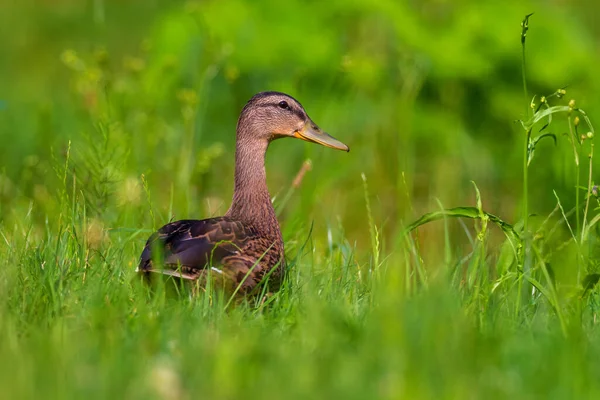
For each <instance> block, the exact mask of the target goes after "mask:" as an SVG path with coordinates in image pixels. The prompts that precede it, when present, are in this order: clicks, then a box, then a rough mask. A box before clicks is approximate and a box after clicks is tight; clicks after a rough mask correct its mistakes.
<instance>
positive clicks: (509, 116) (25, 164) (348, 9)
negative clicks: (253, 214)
mask: <svg viewBox="0 0 600 400" xmlns="http://www.w3.org/2000/svg"><path fill="white" fill-rule="evenodd" d="M531 12H535V14H534V15H533V16H532V17H531V20H530V30H529V31H528V33H527V65H526V75H527V85H528V95H527V96H526V95H525V94H524V93H523V84H522V76H521V65H522V55H521V43H520V35H521V27H520V23H521V21H522V20H523V17H524V16H525V15H526V14H528V13H531ZM599 12H600V3H597V2H594V1H591V0H572V1H565V0H562V1H561V0H548V1H512V0H511V1H502V2H500V1H495V2H493V1H476V0H469V1H467V0H457V1H447V0H446V1H445V0H419V1H417V0H415V1H408V0H404V1H389V0H331V1H300V0H287V1H236V0H227V1H217V0H204V1H200V0H199V1H186V2H182V1H173V0H171V1H166V0H165V1H158V0H112V1H109V0H88V1H84V0H45V1H41V0H38V1H32V0H18V1H17V0H3V1H0V50H1V51H0V360H2V363H0V387H2V389H3V392H2V394H0V398H2V396H3V395H4V396H6V397H7V398H40V397H44V398H54V397H55V398H60V399H64V398H77V399H80V398H87V399H93V398H123V397H127V398H143V399H147V398H160V399H179V398H181V399H187V398H197V397H207V398H215V399H221V398H222V399H232V398H260V399H269V398H273V399H279V398H282V397H286V398H287V397H289V398H298V399H305V398H318V397H319V396H321V397H323V398H345V399H353V398H356V399H365V398H390V399H396V398H410V399H420V398H435V399H440V398H458V399H465V398H510V399H515V398H540V397H542V398H598V393H599V392H600V387H598V380H597V378H596V377H597V376H598V375H599V374H600V363H598V360H600V357H599V354H600V345H599V343H600V337H599V335H598V330H597V328H596V326H597V323H598V310H599V309H600V300H599V299H600V296H599V288H598V287H594V285H595V284H596V283H597V282H598V281H599V280H600V275H598V271H599V269H600V265H599V263H598V261H597V260H598V259H599V257H598V251H599V249H600V247H599V246H598V240H597V238H598V235H597V233H598V232H597V229H596V226H597V225H595V226H594V224H595V223H596V222H597V221H598V219H596V218H600V217H597V215H598V214H597V209H596V205H598V202H597V196H596V198H592V199H591V201H590V202H589V204H590V210H589V214H588V215H587V224H585V223H584V224H583V228H581V225H579V224H581V221H582V220H583V217H582V216H581V215H580V216H579V218H578V220H577V221H575V219H576V218H575V216H574V215H572V214H571V215H570V216H569V217H568V218H565V219H566V220H568V221H570V223H571V226H572V227H574V229H575V230H576V231H577V232H576V234H577V236H578V237H579V234H580V229H581V230H583V231H585V230H586V229H587V228H589V227H590V226H594V230H593V231H592V232H591V233H590V234H589V235H588V236H587V237H586V235H584V234H583V233H582V234H581V236H580V237H581V238H582V241H581V242H579V241H578V240H577V239H574V237H575V235H573V237H572V236H571V235H570V234H569V230H568V228H567V227H566V224H563V223H562V221H563V218H562V215H561V213H560V212H559V211H558V209H555V206H556V203H557V198H556V197H555V195H554V193H553V191H556V195H557V196H558V198H559V199H560V200H561V203H562V206H563V209H564V210H565V212H566V213H568V212H569V210H573V207H574V205H575V202H576V199H575V198H576V196H575V193H576V192H577V189H576V187H575V186H576V182H577V178H576V173H577V171H576V169H575V163H574V158H573V148H572V146H571V144H570V142H569V139H568V137H567V136H565V135H564V133H566V132H568V131H569V127H568V125H567V123H566V121H565V119H566V118H565V115H564V114H562V115H559V114H557V115H556V116H555V118H554V121H553V123H552V125H551V126H550V127H549V128H548V132H551V133H554V134H556V137H557V143H556V145H554V143H553V141H552V140H542V141H541V142H539V145H538V146H537V147H536V151H535V157H534V159H533V160H532V163H531V166H530V167H529V185H528V186H529V211H530V213H532V214H535V215H536V216H535V217H533V216H532V217H531V218H530V219H529V223H530V226H529V228H528V229H527V230H526V231H527V232H526V234H525V235H523V238H524V240H523V241H522V243H524V244H525V246H524V248H525V249H527V246H530V247H529V248H528V249H529V254H527V250H525V251H523V252H521V253H520V254H516V253H517V252H516V251H515V252H513V250H512V248H511V247H510V246H509V243H508V242H507V241H505V238H504V237H503V236H502V233H501V232H499V230H498V229H496V227H493V228H492V225H493V224H492V223H490V224H489V226H490V228H489V229H488V230H487V232H490V231H491V232H490V233H489V234H488V233H486V228H485V226H484V225H483V224H479V223H477V224H475V228H476V229H475V230H474V229H472V228H473V224H472V222H471V221H469V220H467V221H466V222H463V224H464V225H461V224H460V223H458V222H454V221H452V222H451V223H448V224H447V225H446V226H448V232H447V233H446V232H445V224H444V223H442V222H437V223H431V224H427V225H426V226H424V227H421V228H419V232H418V234H416V235H412V236H409V235H404V234H403V232H404V231H403V228H404V227H405V226H406V225H407V224H408V223H410V222H411V221H413V220H415V219H417V218H418V217H419V216H421V215H422V214H423V213H425V212H429V211H433V210H439V209H440V207H456V206H474V205H475V204H476V198H475V191H474V188H473V185H472V183H471V182H472V181H473V182H475V183H476V184H477V186H478V187H479V189H480V192H481V197H482V201H483V208H484V209H485V210H486V211H488V212H490V213H493V214H495V215H498V216H500V217H501V218H502V219H503V220H505V221H507V222H509V223H511V224H514V226H515V229H516V230H517V231H519V232H522V231H523V224H522V222H521V220H522V215H523V210H522V206H521V205H522V198H523V195H522V188H523V147H524V140H525V134H524V131H523V129H522V127H521V124H520V123H519V122H518V121H519V120H520V119H526V118H527V117H528V115H531V113H532V111H531V108H530V102H531V99H532V98H533V96H534V95H536V96H537V97H536V99H535V100H534V102H535V103H538V104H539V99H540V96H541V95H548V94H551V93H554V92H555V91H556V90H557V89H559V88H566V89H565V90H566V95H565V96H564V98H562V99H556V98H555V99H553V100H552V102H553V103H552V104H563V105H565V104H568V103H569V102H570V101H571V100H572V99H573V100H574V101H575V104H576V105H577V106H578V107H581V108H582V109H584V110H585V111H586V112H587V113H588V115H589V117H590V119H591V121H592V122H595V121H600V96H598V95H597V93H598V92H599V89H600V74H598V73H597V70H598V67H597V66H598V65H599V61H600V51H599V50H600V49H599V43H600V40H599V39H600V36H599V35H600V24H598V15H599V14H598V13H599ZM263 90H279V91H284V92H287V93H289V94H291V95H293V96H294V97H296V98H297V99H298V100H300V101H301V102H302V103H303V105H304V106H305V108H306V109H307V111H308V113H309V114H310V116H311V117H312V118H313V119H314V121H315V122H317V123H318V124H319V125H320V126H321V127H322V128H323V129H324V130H326V131H328V132H329V133H330V134H332V135H333V136H335V137H336V138H338V139H340V140H341V141H343V142H345V143H347V144H348V145H349V146H350V148H351V149H352V150H351V152H350V153H348V154H346V153H343V152H339V151H337V152H336V151H334V150H332V149H327V148H323V147H320V146H316V145H314V144H309V143H305V142H301V141H294V140H281V141H277V142H275V143H273V144H272V147H271V149H270V151H269V154H268V156H267V175H268V181H269V182H268V183H269V187H270V190H271V194H272V195H273V197H274V198H275V200H274V203H275V206H276V209H277V210H278V212H280V221H281V225H282V229H283V234H284V239H285V242H286V251H287V258H288V260H289V261H291V262H290V265H292V266H293V267H292V268H291V269H290V275H289V276H290V278H289V280H288V281H286V285H284V289H283V290H282V291H280V292H279V293H277V294H276V295H274V296H272V297H269V298H268V300H265V299H266V298H265V299H255V300H256V302H255V303H252V302H250V304H249V305H248V304H240V305H239V306H237V307H229V308H228V306H229V305H230V303H229V302H227V299H225V302H227V303H226V304H221V303H219V297H218V293H217V294H215V295H214V297H211V296H212V293H210V292H209V294H207V295H205V296H197V297H191V296H186V295H185V294H184V295H182V296H180V297H175V298H169V297H168V296H166V295H165V293H164V291H163V292H161V291H160V290H158V291H157V292H156V293H152V295H150V294H149V293H148V292H147V291H146V287H145V286H143V285H140V284H139V282H138V279H137V278H139V276H137V275H136V274H135V272H134V269H135V265H136V263H137V259H138V256H139V254H140V251H141V248H142V246H143V244H144V241H145V239H146V238H147V237H148V235H149V234H150V232H151V231H152V230H153V229H155V228H157V227H159V226H160V225H162V224H164V223H165V222H167V221H168V220H170V219H171V218H203V217H208V216H215V215H220V214H222V213H223V212H224V211H225V210H226V209H227V207H228V205H229V201H230V199H231V195H232V188H233V169H234V165H233V150H234V141H235V125H236V120H237V117H238V114H239V112H240V110H241V108H242V107H243V105H244V104H245V102H246V101H247V100H248V99H249V98H250V97H251V96H252V95H253V94H255V93H256V92H258V91H263ZM540 125H541V124H540ZM540 125H538V126H536V129H537V127H539V126H540ZM580 129H581V130H582V131H581V132H580V133H586V132H585V130H587V127H585V126H584V125H583V124H582V125H581V128H580ZM584 129H585V130H584ZM534 133H536V134H537V132H534ZM589 144H590V141H589V140H587V139H586V142H585V143H584V146H582V147H581V148H580V154H581V157H582V164H581V170H580V171H579V173H580V179H581V180H580V185H581V186H586V187H584V189H586V190H587V189H588V188H587V186H588V185H587V177H588V175H587V172H588V165H587V159H586V156H587V154H586V152H587V149H589V147H588V146H589ZM307 160H310V161H311V163H312V170H310V171H308V172H306V174H305V175H304V178H303V180H302V182H301V184H300V185H299V186H298V187H296V188H294V187H293V184H292V183H293V181H294V179H295V177H296V175H297V174H298V171H300V170H301V169H302V168H303V165H306V164H305V163H306V161H307ZM597 164H598V157H596V158H595V159H594V169H593V171H596V170H597V168H598V165H597ZM594 175H595V173H592V184H594V183H595V182H594V179H593V177H594ZM363 177H364V178H363ZM583 198H584V192H583V191H581V190H580V200H583ZM553 209H555V210H556V211H555V212H554V214H552V218H548V220H549V221H550V222H548V224H547V225H546V227H545V229H539V230H537V227H538V226H539V224H541V223H542V221H543V220H544V219H545V218H546V216H548V215H549V214H550V213H551V211H552V210H553ZM580 211H581V209H580ZM591 220H593V221H594V223H591V222H590V221H591ZM561 224H562V225H561ZM475 232H477V233H478V234H479V239H480V240H477V239H476V238H475ZM528 232H535V236H534V237H533V240H530V239H529V238H528V237H527V235H528ZM584 233H585V232H584ZM546 234H547V236H544V235H546ZM469 235H471V237H470V236H469ZM413 239H414V240H415V242H412V241H411V240H413ZM469 241H471V243H469ZM501 242H502V243H504V244H500V243H501ZM582 243H583V245H581V244H582ZM534 253H535V254H534ZM521 256H522V257H521ZM528 257H529V258H528ZM596 286H597V285H596ZM184 293H185V292H184ZM220 300H223V299H222V298H221V299H220ZM223 303H224V302H223ZM593 393H596V395H595V396H594V395H593ZM199 394H200V396H199Z"/></svg>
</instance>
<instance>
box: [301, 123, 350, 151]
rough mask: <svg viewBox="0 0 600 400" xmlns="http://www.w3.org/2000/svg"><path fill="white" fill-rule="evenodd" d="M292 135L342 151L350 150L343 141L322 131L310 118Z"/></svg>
mask: <svg viewBox="0 0 600 400" xmlns="http://www.w3.org/2000/svg"><path fill="white" fill-rule="evenodd" d="M294 137H297V138H298V139H302V140H306V141H307V142H313V143H318V144H321V145H323V146H327V147H331V148H332V149H338V150H343V151H350V148H349V147H348V146H346V145H345V144H344V143H342V142H340V141H339V140H337V139H336V138H334V137H333V136H331V135H329V134H327V133H325V132H323V131H322V130H321V128H319V127H318V126H317V125H316V124H315V123H314V122H312V121H311V120H310V119H309V120H308V121H307V122H306V124H305V125H304V128H302V129H300V130H299V131H296V132H294Z"/></svg>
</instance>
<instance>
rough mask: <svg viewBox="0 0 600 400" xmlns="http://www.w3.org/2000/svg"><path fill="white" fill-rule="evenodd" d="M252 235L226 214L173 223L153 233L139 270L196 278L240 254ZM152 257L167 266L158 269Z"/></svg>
mask: <svg viewBox="0 0 600 400" xmlns="http://www.w3.org/2000/svg"><path fill="white" fill-rule="evenodd" d="M251 237H252V232H251V230H250V229H248V228H247V227H245V226H244V225H243V224H242V223H241V222H239V221H233V220H231V219H228V218H224V217H221V218H210V219H205V220H182V221H176V222H172V223H170V224H167V225H165V226H163V227H162V228H160V229H159V230H158V231H157V232H156V233H154V234H153V235H152V236H150V238H149V239H148V241H147V242H146V247H144V250H143V252H142V255H141V257H140V264H139V270H140V271H143V272H162V273H164V274H167V275H172V276H177V277H180V278H185V279H196V278H197V277H198V276H199V274H200V273H201V271H202V270H203V269H205V268H210V267H212V266H216V265H219V264H220V263H221V260H222V259H223V258H225V257H228V256H233V255H236V254H239V250H240V248H241V247H242V246H243V245H244V244H245V243H246V241H247V240H248V239H250V238H251ZM153 258H158V259H161V260H163V264H164V269H155V268H154V267H153V265H152V260H153Z"/></svg>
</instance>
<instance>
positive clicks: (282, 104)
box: [279, 101, 290, 110]
mask: <svg viewBox="0 0 600 400" xmlns="http://www.w3.org/2000/svg"><path fill="white" fill-rule="evenodd" d="M279 108H283V109H284V110H289V109H290V105H289V104H288V103H287V101H280V102H279Z"/></svg>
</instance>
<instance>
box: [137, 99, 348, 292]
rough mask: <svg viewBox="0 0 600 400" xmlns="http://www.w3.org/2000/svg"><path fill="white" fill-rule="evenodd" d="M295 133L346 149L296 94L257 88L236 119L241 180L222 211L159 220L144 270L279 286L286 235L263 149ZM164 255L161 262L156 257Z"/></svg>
mask: <svg viewBox="0 0 600 400" xmlns="http://www.w3.org/2000/svg"><path fill="white" fill-rule="evenodd" d="M282 137H296V138H299V139H303V140H307V141H310V142H315V143H319V144H322V145H325V146H328V147H332V148H336V149H339V150H345V151H348V150H349V149H348V147H347V146H346V145H344V144H343V143H341V142H339V141H337V140H336V139H334V138H332V137H331V136H329V135H328V134H326V133H325V132H323V131H321V130H320V129H319V128H318V127H317V126H316V125H315V124H314V123H313V122H312V121H311V119H310V118H309V117H308V115H307V114H306V112H305V111H304V108H302V106H301V105H300V103H299V102H298V101H296V100H295V99H294V98H292V97H291V96H288V95H286V94H283V93H278V92H262V93H258V94H257V95H255V96H254V97H252V99H250V101H249V102H248V103H247V104H246V106H245V107H244V109H243V110H242V113H241V115H240V118H239V120H238V125H237V140H236V151H235V185H234V194H233V201H232V203H231V207H230V208H229V210H228V211H227V213H226V214H225V216H223V217H218V218H210V219H205V220H181V221H176V222H172V223H170V224H167V225H165V226H163V227H162V228H160V229H159V230H158V232H156V233H154V234H153V235H152V236H151V237H150V238H149V239H148V241H147V242H146V246H145V248H144V250H143V252H142V255H141V258H140V264H139V271H141V272H142V273H144V274H149V273H152V272H160V273H163V274H166V275H171V276H175V277H178V278H183V279H188V280H194V281H199V283H200V284H201V285H202V284H204V283H205V281H206V279H207V277H208V276H209V275H210V276H212V277H213V278H214V279H215V282H217V283H218V285H219V286H224V287H228V288H230V289H234V290H235V289H236V288H238V287H239V291H238V292H239V293H244V294H247V293H250V292H251V291H252V290H253V289H254V288H255V287H256V286H257V285H258V284H259V283H261V282H263V281H265V277H267V276H268V279H267V281H268V282H269V286H270V289H271V290H276V289H277V288H278V287H279V285H280V283H281V280H282V278H283V272H284V269H285V267H284V265H285V260H284V254H283V239H282V237H281V231H280V229H279V222H278V221H277V217H276V215H275V211H274V209H273V206H272V204H271V198H270V195H269V191H268V189H267V184H266V173H265V162H264V160H265V153H266V151H267V147H268V146H269V143H270V142H271V141H272V140H275V139H278V138H282ZM159 256H160V257H161V258H160V259H161V260H162V265H163V268H158V267H155V265H154V264H153V260H156V259H157V258H158V257H159Z"/></svg>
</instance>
